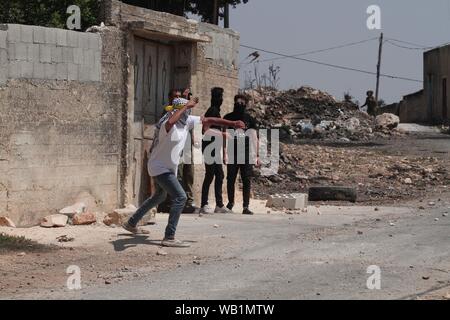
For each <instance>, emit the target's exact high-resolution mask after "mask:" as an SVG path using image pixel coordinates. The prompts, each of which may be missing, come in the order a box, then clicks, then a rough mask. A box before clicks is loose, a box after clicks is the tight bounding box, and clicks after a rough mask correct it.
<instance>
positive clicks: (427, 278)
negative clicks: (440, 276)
mask: <svg viewBox="0 0 450 320" xmlns="http://www.w3.org/2000/svg"><path fill="white" fill-rule="evenodd" d="M422 279H423V280H430V276H423V277H422Z"/></svg>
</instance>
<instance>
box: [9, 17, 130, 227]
mask: <svg viewBox="0 0 450 320" xmlns="http://www.w3.org/2000/svg"><path fill="white" fill-rule="evenodd" d="M22 27H23V28H22ZM13 29H14V30H15V31H14V33H11V34H10V33H9V31H10V30H11V29H8V31H5V30H3V31H2V32H3V33H7V42H6V44H7V46H9V47H10V48H11V47H12V48H14V49H10V50H15V49H16V46H10V45H11V44H25V47H26V48H27V50H26V52H27V55H26V58H27V60H17V61H13V62H18V64H19V65H20V68H21V69H20V70H22V68H23V66H22V65H23V63H25V62H30V61H29V60H28V58H29V57H30V58H31V62H32V66H33V68H32V70H33V72H35V69H34V68H35V66H36V65H40V64H43V65H44V67H43V71H42V69H41V70H38V71H39V75H40V76H42V72H44V77H43V78H41V77H39V78H35V77H33V76H32V73H30V71H27V75H28V76H29V77H30V78H24V77H19V78H14V79H11V78H10V79H8V80H7V81H6V82H5V83H4V84H3V85H1V86H0V216H3V215H4V216H8V217H10V218H11V219H12V220H13V221H14V222H15V223H16V225H18V226H28V225H34V224H37V223H38V222H39V220H40V219H41V218H42V217H43V216H45V215H48V214H51V213H56V212H57V211H58V210H60V209H61V208H63V207H65V206H67V205H70V204H72V203H73V202H74V201H75V200H76V198H77V197H78V195H80V194H81V193H89V194H90V195H92V197H93V198H94V199H95V201H96V203H97V206H98V207H96V208H90V209H89V210H95V211H105V212H112V210H113V209H115V208H117V206H118V202H119V200H118V199H119V192H120V191H119V188H120V183H119V181H120V178H119V175H120V170H121V165H120V152H121V147H122V144H121V119H122V108H123V101H124V98H123V97H124V94H123V92H122V90H123V88H124V87H125V84H124V80H123V72H122V70H123V69H124V66H123V61H124V59H123V57H124V51H123V47H122V45H123V34H122V32H121V31H120V30H118V29H117V28H112V27H111V28H108V29H107V30H105V31H104V32H102V33H101V34H86V35H83V34H81V33H80V34H77V33H76V32H68V31H64V30H62V32H59V31H55V29H48V28H38V27H28V26H20V27H15V26H14V27H13ZM18 30H20V31H18ZM30 30H32V32H31V33H30ZM30 34H31V35H30ZM2 37H3V36H0V39H2ZM8 37H9V38H8ZM17 37H19V40H18V42H13V40H14V41H16V40H17ZM100 38H103V39H105V40H104V41H100V40H99V39H100ZM8 39H9V40H11V41H9V40H8ZM30 40H31V41H33V42H24V41H30ZM34 41H36V42H37V43H34ZM39 41H45V43H43V44H42V43H38V42H39ZM1 43H3V44H4V42H0V44H1ZM58 43H59V44H60V45H58ZM76 43H78V47H71V45H75V44H76ZM34 44H38V45H39V52H38V51H37V50H36V51H35V49H34V46H32V45H34ZM98 44H101V46H102V47H101V48H100V49H99V48H96V46H97V45H98ZM0 46H1V45H0ZM90 49H92V50H94V51H95V54H94V59H95V58H97V59H98V63H101V64H102V68H101V69H100V70H101V72H102V73H101V75H95V79H102V81H92V80H93V79H94V78H93V77H92V76H90V75H87V76H84V75H83V74H82V75H81V76H83V77H84V78H83V77H81V78H80V74H78V69H76V68H74V67H73V66H71V65H70V62H67V61H72V59H74V60H73V62H72V63H73V64H74V65H83V64H85V62H86V63H87V62H89V61H90V60H91V59H92V55H90V53H88V55H87V56H86V57H85V56H84V55H83V58H82V60H75V58H76V57H78V58H80V56H78V55H77V54H75V53H76V52H77V51H81V52H83V53H85V52H86V51H87V50H90ZM18 50H19V51H20V50H23V47H21V46H18ZM29 50H31V51H29ZM29 52H30V54H29ZM87 52H89V51H87ZM72 53H73V54H74V55H73V56H72ZM100 53H101V54H100ZM13 54H14V57H20V58H25V55H24V53H20V52H19V53H18V55H17V56H16V55H15V54H16V52H15V51H13ZM37 59H38V60H39V61H40V63H34V62H35V61H36V60H37ZM83 59H86V60H83ZM42 60H43V61H42ZM8 61H9V62H11V60H8ZM57 61H63V62H57ZM64 61H65V62H64ZM76 61H81V63H78V64H77V62H76ZM58 75H59V76H58ZM58 77H59V78H60V80H58ZM68 79H73V80H74V81H66V80H68ZM61 80H64V81H61ZM84 80H86V81H84Z"/></svg>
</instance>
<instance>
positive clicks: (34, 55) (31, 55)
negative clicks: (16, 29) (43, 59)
mask: <svg viewBox="0 0 450 320" xmlns="http://www.w3.org/2000/svg"><path fill="white" fill-rule="evenodd" d="M27 47H28V58H27V60H28V61H32V62H33V61H34V62H39V44H35V43H30V44H27Z"/></svg>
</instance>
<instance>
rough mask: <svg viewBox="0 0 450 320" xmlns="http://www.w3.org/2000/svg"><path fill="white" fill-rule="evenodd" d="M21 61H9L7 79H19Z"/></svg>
mask: <svg viewBox="0 0 450 320" xmlns="http://www.w3.org/2000/svg"><path fill="white" fill-rule="evenodd" d="M20 64H21V61H10V62H9V65H8V77H9V78H10V79H19V78H20V77H21V69H20Z"/></svg>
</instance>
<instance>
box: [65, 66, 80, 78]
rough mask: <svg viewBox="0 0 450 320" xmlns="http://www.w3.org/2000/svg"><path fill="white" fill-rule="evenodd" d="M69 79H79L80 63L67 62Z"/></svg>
mask: <svg viewBox="0 0 450 320" xmlns="http://www.w3.org/2000/svg"><path fill="white" fill-rule="evenodd" d="M67 71H68V75H67V79H68V80H70V81H78V65H76V64H74V63H68V64H67Z"/></svg>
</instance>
